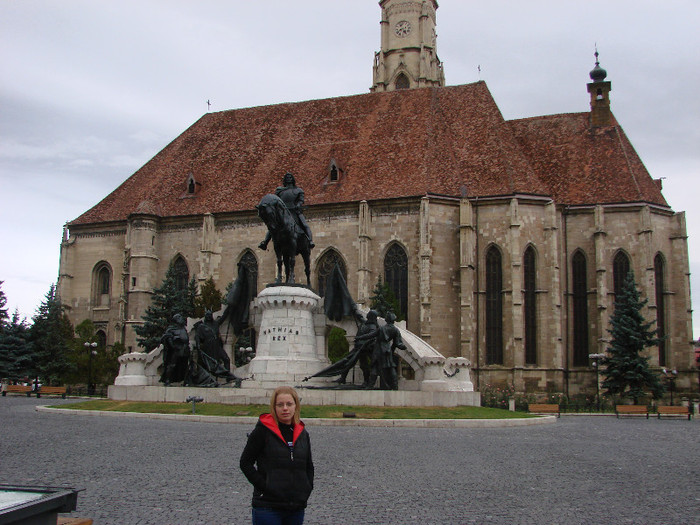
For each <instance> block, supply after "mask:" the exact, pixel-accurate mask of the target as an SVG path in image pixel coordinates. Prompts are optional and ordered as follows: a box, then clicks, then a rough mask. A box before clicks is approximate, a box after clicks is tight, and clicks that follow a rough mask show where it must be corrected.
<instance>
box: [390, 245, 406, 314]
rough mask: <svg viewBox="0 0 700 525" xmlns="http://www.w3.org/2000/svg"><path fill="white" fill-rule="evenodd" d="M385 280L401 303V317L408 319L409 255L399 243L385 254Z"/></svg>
mask: <svg viewBox="0 0 700 525" xmlns="http://www.w3.org/2000/svg"><path fill="white" fill-rule="evenodd" d="M384 282H385V283H386V284H387V285H388V286H389V289H390V290H391V291H392V292H393V294H394V297H396V300H397V301H398V303H399V307H400V308H401V317H403V318H404V319H408V255H407V254H406V250H404V249H403V247H402V246H401V245H400V244H399V243H396V242H395V243H394V244H392V245H391V246H390V247H389V249H388V250H387V252H386V255H385V256H384ZM397 313H398V312H397Z"/></svg>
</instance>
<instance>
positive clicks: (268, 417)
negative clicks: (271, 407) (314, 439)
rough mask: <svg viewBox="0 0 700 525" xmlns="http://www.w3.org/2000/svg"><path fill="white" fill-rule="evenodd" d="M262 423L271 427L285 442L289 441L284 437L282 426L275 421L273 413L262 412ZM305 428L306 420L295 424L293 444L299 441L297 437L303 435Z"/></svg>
mask: <svg viewBox="0 0 700 525" xmlns="http://www.w3.org/2000/svg"><path fill="white" fill-rule="evenodd" d="M260 423H262V424H263V425H265V426H266V427H267V428H269V429H270V431H271V432H272V433H273V434H275V435H276V436H278V437H279V438H280V439H281V440H282V441H284V442H285V443H286V442H287V440H286V439H284V437H282V432H280V427H278V426H277V422H276V421H275V418H274V417H272V414H262V415H261V416H260ZM303 430H304V422H303V421H299V423H298V424H296V425H294V435H293V437H292V444H294V443H296V442H297V438H298V437H299V436H300V435H301V433H302V431H303Z"/></svg>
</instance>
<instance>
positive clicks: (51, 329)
mask: <svg viewBox="0 0 700 525" xmlns="http://www.w3.org/2000/svg"><path fill="white" fill-rule="evenodd" d="M29 333H30V339H31V342H32V344H33V348H34V365H35V368H36V373H37V375H38V377H40V378H41V379H42V380H43V381H46V382H48V384H49V385H51V384H59V383H61V382H64V381H65V378H66V377H67V376H68V375H69V374H70V373H71V371H72V369H73V366H72V363H71V362H70V361H69V359H68V356H69V354H70V349H71V343H72V340H73V326H72V325H71V323H70V321H69V319H68V316H67V315H66V314H65V312H64V311H63V305H62V304H61V299H60V297H59V296H58V294H57V293H56V286H55V285H53V284H52V285H51V288H49V291H48V292H47V293H46V296H45V299H44V301H43V302H42V303H41V304H40V305H39V308H38V309H37V313H36V314H35V315H34V317H32V327H31V328H30V330H29Z"/></svg>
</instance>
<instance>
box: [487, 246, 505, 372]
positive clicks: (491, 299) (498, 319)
mask: <svg viewBox="0 0 700 525" xmlns="http://www.w3.org/2000/svg"><path fill="white" fill-rule="evenodd" d="M486 364H487V365H502V364H503V270H502V268H501V252H500V251H499V250H498V248H496V247H495V246H491V248H489V250H488V251H487V252H486Z"/></svg>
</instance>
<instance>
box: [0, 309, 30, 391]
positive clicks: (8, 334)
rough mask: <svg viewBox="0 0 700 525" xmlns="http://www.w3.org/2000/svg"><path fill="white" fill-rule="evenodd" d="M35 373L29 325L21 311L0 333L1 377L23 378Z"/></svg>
mask: <svg viewBox="0 0 700 525" xmlns="http://www.w3.org/2000/svg"><path fill="white" fill-rule="evenodd" d="M34 375H35V370H34V365H33V360H32V344H31V342H30V341H29V326H28V325H27V321H26V319H24V318H21V317H20V315H19V311H18V310H15V313H14V314H12V320H11V321H10V322H9V323H7V324H6V325H5V331H4V332H2V333H0V378H4V377H7V378H10V379H15V380H16V379H22V378H25V377H33V376H34Z"/></svg>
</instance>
